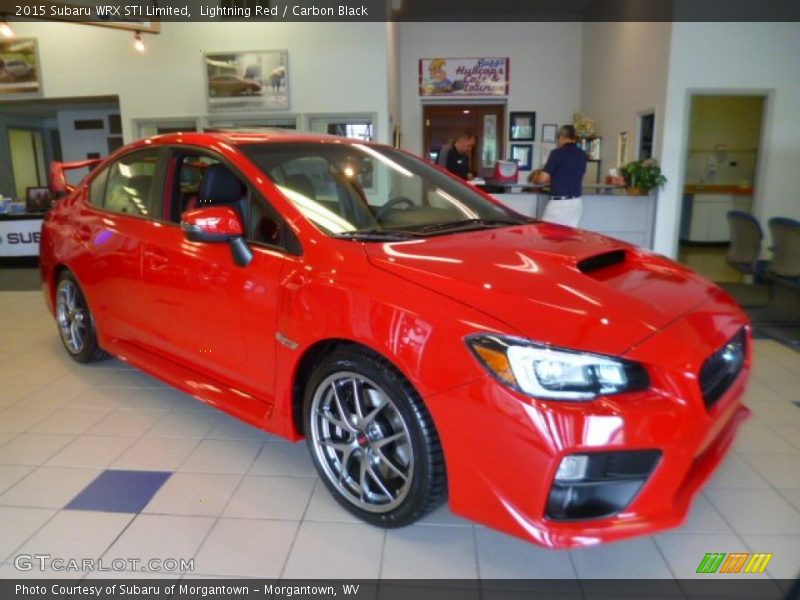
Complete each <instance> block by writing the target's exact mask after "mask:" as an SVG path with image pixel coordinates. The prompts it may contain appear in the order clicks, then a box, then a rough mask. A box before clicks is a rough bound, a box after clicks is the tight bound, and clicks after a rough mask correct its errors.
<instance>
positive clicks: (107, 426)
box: [87, 410, 167, 437]
mask: <svg viewBox="0 0 800 600" xmlns="http://www.w3.org/2000/svg"><path fill="white" fill-rule="evenodd" d="M166 414H167V413H166V412H165V411H151V410H148V411H145V410H117V411H115V412H112V413H111V414H109V415H108V416H107V417H105V418H104V419H102V420H100V421H99V422H98V423H97V424H96V425H94V426H93V427H91V428H90V429H89V430H88V431H87V433H89V434H91V435H123V436H133V437H139V436H140V435H143V434H144V433H145V432H146V431H148V430H149V429H150V428H152V427H153V426H154V425H155V424H156V423H158V421H159V420H161V419H162V418H163V417H164V415H166Z"/></svg>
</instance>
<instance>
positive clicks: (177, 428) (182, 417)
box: [146, 410, 219, 439]
mask: <svg viewBox="0 0 800 600" xmlns="http://www.w3.org/2000/svg"><path fill="white" fill-rule="evenodd" d="M218 419H219V417H218V416H217V415H214V414H206V413H204V412H201V411H196V410H181V411H174V412H171V413H169V414H167V415H166V416H165V417H164V418H163V419H161V420H160V421H159V422H158V423H156V425H155V427H153V428H152V429H151V430H150V431H148V432H147V434H146V435H147V436H148V437H151V436H158V437H183V438H198V439H199V438H203V437H205V435H206V434H207V433H208V432H209V431H210V430H211V428H212V427H213V426H214V423H216V421H217V420H218Z"/></svg>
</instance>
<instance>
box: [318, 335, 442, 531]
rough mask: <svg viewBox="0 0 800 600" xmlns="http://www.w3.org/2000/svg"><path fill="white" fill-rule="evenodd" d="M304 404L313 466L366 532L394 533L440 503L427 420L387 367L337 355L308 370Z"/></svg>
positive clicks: (435, 451)
mask: <svg viewBox="0 0 800 600" xmlns="http://www.w3.org/2000/svg"><path fill="white" fill-rule="evenodd" d="M304 400H305V402H304V411H303V416H304V426H305V434H306V440H307V443H308V446H309V449H310V450H311V455H312V457H313V459H314V463H315V465H316V467H317V470H318V471H319V473H320V475H321V477H322V480H323V482H324V483H325V485H326V486H327V487H328V489H329V490H330V491H331V493H332V494H333V496H334V497H335V498H336V500H337V501H338V502H339V504H341V505H342V506H343V507H345V508H346V509H347V510H348V511H350V512H351V513H353V514H354V515H356V516H357V517H359V518H361V519H363V520H364V521H367V522H368V523H372V524H373V525H379V526H382V527H401V526H403V525H408V524H410V523H413V522H414V521H416V520H418V519H419V518H421V517H422V516H424V515H425V514H427V513H428V512H430V511H431V510H433V509H434V508H436V507H437V506H439V505H440V504H441V503H442V502H443V500H444V498H445V494H446V482H445V469H444V459H443V456H442V450H441V446H440V443H439V439H438V436H437V434H436V430H435V428H434V426H433V421H432V420H431V417H430V415H429V414H428V411H427V409H426V408H425V406H424V404H423V403H422V400H421V399H420V398H419V396H418V395H417V393H416V391H415V390H414V388H413V387H412V386H411V384H410V383H409V382H408V381H407V380H406V379H405V378H403V377H402V375H401V374H400V373H398V372H397V371H396V370H395V369H394V368H393V367H392V365H391V364H389V363H388V362H387V361H385V360H383V359H381V358H379V357H377V356H375V355H373V354H372V353H369V352H366V351H361V350H354V349H340V350H337V351H335V352H334V353H332V354H331V355H329V356H328V357H326V358H325V359H323V361H322V362H321V363H320V364H319V365H317V367H316V369H314V371H313V373H312V375H311V377H310V380H309V383H308V385H307V386H306V391H305V398H304Z"/></svg>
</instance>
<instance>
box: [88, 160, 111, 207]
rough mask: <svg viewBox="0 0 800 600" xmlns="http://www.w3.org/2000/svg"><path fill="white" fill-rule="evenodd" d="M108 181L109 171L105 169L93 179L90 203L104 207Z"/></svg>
mask: <svg viewBox="0 0 800 600" xmlns="http://www.w3.org/2000/svg"><path fill="white" fill-rule="evenodd" d="M107 180H108V169H103V170H102V171H101V172H99V173H98V174H97V175H95V176H94V179H92V183H91V184H90V185H89V202H90V203H91V204H94V205H95V206H99V207H100V208H102V207H103V203H104V200H105V193H106V181H107Z"/></svg>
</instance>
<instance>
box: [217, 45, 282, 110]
mask: <svg viewBox="0 0 800 600" xmlns="http://www.w3.org/2000/svg"><path fill="white" fill-rule="evenodd" d="M287 58H288V52H287V51H286V50H260V51H248V52H206V53H205V54H204V55H203V63H204V64H203V71H204V73H205V77H206V96H207V98H208V107H209V109H210V110H230V111H241V110H287V109H288V108H289V65H288V62H287Z"/></svg>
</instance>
